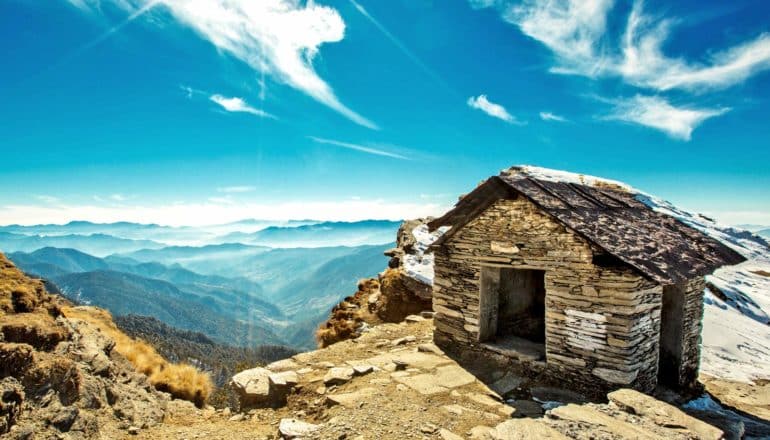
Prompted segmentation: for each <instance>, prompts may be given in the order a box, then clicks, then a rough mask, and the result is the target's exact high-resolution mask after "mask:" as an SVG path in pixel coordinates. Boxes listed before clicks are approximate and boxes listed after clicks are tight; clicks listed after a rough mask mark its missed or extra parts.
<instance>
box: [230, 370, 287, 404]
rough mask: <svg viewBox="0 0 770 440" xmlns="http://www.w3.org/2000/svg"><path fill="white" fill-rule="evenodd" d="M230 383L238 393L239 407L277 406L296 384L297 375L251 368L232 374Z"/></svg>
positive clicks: (284, 399)
mask: <svg viewBox="0 0 770 440" xmlns="http://www.w3.org/2000/svg"><path fill="white" fill-rule="evenodd" d="M231 384H232V386H233V388H234V389H235V391H236V393H238V398H239V400H240V403H241V408H278V407H281V406H283V405H285V404H286V396H287V395H288V394H289V392H290V391H291V387H292V386H294V385H296V384H297V375H296V373H294V372H284V373H273V372H272V371H270V370H268V369H266V368H252V369H250V370H245V371H241V372H240V373H238V374H236V375H235V376H233V378H232V380H231Z"/></svg>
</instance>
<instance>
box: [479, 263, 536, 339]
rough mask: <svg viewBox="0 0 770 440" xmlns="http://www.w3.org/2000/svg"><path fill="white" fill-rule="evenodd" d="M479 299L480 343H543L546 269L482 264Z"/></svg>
mask: <svg viewBox="0 0 770 440" xmlns="http://www.w3.org/2000/svg"><path fill="white" fill-rule="evenodd" d="M479 299H480V301H479V340H480V341H481V342H485V341H489V342H495V341H497V342H500V341H502V340H505V339H508V338H510V337H513V338H522V339H526V340H528V341H531V342H535V343H544V342H545V271H542V270H532V269H509V268H497V267H485V268H483V269H482V272H481V289H480V298H479Z"/></svg>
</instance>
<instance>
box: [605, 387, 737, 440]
mask: <svg viewBox="0 0 770 440" xmlns="http://www.w3.org/2000/svg"><path fill="white" fill-rule="evenodd" d="M607 398H608V399H610V402H612V403H614V404H615V405H616V406H617V407H618V408H620V409H622V410H623V411H626V412H628V413H631V414H637V415H640V416H642V417H647V418H649V419H651V420H652V421H653V422H655V423H656V424H658V425H660V426H681V427H684V428H686V429H687V430H689V431H692V432H693V433H695V434H696V435H697V436H698V438H701V439H704V440H706V439H714V440H718V439H721V438H722V437H723V436H724V433H723V432H722V430H721V429H718V428H715V427H713V426H711V425H709V424H708V423H706V422H702V421H700V420H698V419H696V418H695V417H691V416H688V415H687V414H685V413H684V412H683V411H681V410H680V409H678V408H676V407H674V406H672V405H669V404H668V403H665V402H661V401H660V400H657V399H655V398H653V397H650V396H648V395H646V394H642V393H640V392H638V391H634V390H630V389H621V390H617V391H613V392H611V393H609V394H608V395H607Z"/></svg>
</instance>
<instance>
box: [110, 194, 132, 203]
mask: <svg viewBox="0 0 770 440" xmlns="http://www.w3.org/2000/svg"><path fill="white" fill-rule="evenodd" d="M109 198H110V200H113V201H116V202H125V201H126V200H128V199H129V197H127V196H124V195H123V194H117V193H116V194H110V196H109Z"/></svg>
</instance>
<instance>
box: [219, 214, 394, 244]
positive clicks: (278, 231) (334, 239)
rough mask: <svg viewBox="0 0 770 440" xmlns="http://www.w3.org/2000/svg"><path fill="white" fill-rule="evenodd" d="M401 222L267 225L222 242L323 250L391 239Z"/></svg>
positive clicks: (383, 241) (233, 234)
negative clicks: (293, 225)
mask: <svg viewBox="0 0 770 440" xmlns="http://www.w3.org/2000/svg"><path fill="white" fill-rule="evenodd" d="M400 224H401V222H393V221H388V220H364V221H360V222H323V223H316V224H310V225H303V226H295V227H285V226H271V227H269V228H265V229H263V230H261V231H257V232H252V233H244V232H232V233H230V234H227V235H225V236H224V237H222V238H221V240H222V241H225V242H238V243H248V244H258V245H264V246H271V247H326V246H340V245H342V246H360V245H362V244H383V243H390V242H392V241H393V240H394V237H395V231H396V230H398V227H399V225H400Z"/></svg>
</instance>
